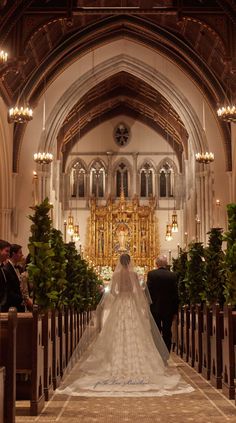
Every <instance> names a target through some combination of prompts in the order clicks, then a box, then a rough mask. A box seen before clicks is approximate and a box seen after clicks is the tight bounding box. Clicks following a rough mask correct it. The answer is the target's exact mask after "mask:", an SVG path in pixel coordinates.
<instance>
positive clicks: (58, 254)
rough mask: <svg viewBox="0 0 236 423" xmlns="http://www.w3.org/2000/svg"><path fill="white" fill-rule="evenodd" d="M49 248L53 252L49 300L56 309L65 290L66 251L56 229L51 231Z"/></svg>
mask: <svg viewBox="0 0 236 423" xmlns="http://www.w3.org/2000/svg"><path fill="white" fill-rule="evenodd" d="M51 247H52V248H53V251H54V256H53V257H52V285H51V292H50V293H49V298H50V299H51V300H52V302H53V304H54V305H55V307H56V308H60V307H61V306H62V305H63V292H64V290H65V289H66V285H67V280H66V264H67V262H66V257H65V256H66V250H65V244H64V242H63V238H62V233H61V231H59V230H57V229H54V228H53V229H52V231H51Z"/></svg>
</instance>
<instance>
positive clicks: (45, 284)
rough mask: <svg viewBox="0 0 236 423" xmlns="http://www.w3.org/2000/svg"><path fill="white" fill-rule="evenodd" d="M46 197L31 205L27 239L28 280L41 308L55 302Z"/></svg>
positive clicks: (48, 206) (48, 209)
mask: <svg viewBox="0 0 236 423" xmlns="http://www.w3.org/2000/svg"><path fill="white" fill-rule="evenodd" d="M51 207H52V206H51V205H50V204H49V201H48V199H47V198H46V199H45V200H44V201H43V202H42V203H41V204H39V205H37V206H35V207H33V210H34V211H35V213H34V215H33V216H29V218H30V220H31V221H32V222H33V223H32V225H31V234H32V235H31V237H30V239H29V246H28V247H29V252H30V254H31V263H30V264H29V266H28V271H29V280H30V281H31V282H32V283H33V286H34V300H35V302H36V304H38V305H39V306H41V307H42V308H43V309H48V308H50V307H53V306H54V305H55V304H56V302H57V298H56V297H57V293H56V292H55V291H54V289H52V287H54V284H53V276H52V257H53V256H54V251H53V249H52V248H51V246H50V232H51V220H50V218H49V216H48V213H49V211H50V209H51Z"/></svg>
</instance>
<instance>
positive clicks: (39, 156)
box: [34, 152, 53, 164]
mask: <svg viewBox="0 0 236 423" xmlns="http://www.w3.org/2000/svg"><path fill="white" fill-rule="evenodd" d="M34 161H35V162H36V163H38V164H49V163H51V162H52V161H53V154H52V153H45V152H43V153H35V154H34Z"/></svg>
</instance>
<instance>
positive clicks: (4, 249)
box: [0, 239, 11, 311]
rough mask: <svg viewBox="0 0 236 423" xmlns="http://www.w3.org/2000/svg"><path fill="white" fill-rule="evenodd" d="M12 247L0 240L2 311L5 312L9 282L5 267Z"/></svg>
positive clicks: (0, 299) (0, 303) (0, 294)
mask: <svg viewBox="0 0 236 423" xmlns="http://www.w3.org/2000/svg"><path fill="white" fill-rule="evenodd" d="M10 246H11V244H9V242H7V241H3V240H2V239H1V240H0V311H4V310H3V308H4V306H5V304H6V300H7V280H6V275H5V272H4V270H3V265H4V262H5V261H6V260H7V259H8V257H9V252H10Z"/></svg>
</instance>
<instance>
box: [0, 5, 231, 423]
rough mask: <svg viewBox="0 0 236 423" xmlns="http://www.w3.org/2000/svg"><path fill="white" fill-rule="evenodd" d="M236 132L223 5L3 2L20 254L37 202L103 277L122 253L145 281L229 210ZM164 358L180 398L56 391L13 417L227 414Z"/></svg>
mask: <svg viewBox="0 0 236 423" xmlns="http://www.w3.org/2000/svg"><path fill="white" fill-rule="evenodd" d="M235 123H236V2H235V0H215V1H213V0H60V1H57V0H18V1H11V0H0V193H1V194H0V238H1V239H3V240H6V241H8V242H9V243H11V244H20V245H21V246H22V247H23V252H24V254H25V255H27V254H28V244H29V237H30V227H31V224H32V222H31V221H30V219H29V215H30V214H31V213H32V209H34V208H35V207H36V206H37V205H39V204H41V203H42V202H43V201H44V200H45V199H46V198H48V201H49V203H50V207H51V208H50V219H51V222H52V226H53V227H54V228H55V229H57V230H59V231H61V233H62V237H63V241H64V242H65V243H68V242H71V241H72V242H74V243H75V246H76V249H77V251H78V252H79V254H80V255H81V256H82V257H83V259H85V260H86V261H87V262H88V263H89V265H90V266H91V267H93V268H94V269H95V271H96V273H97V274H98V275H99V276H100V277H101V278H103V279H104V281H105V283H106V280H109V277H110V276H109V275H110V273H112V271H113V270H114V267H115V265H116V262H117V258H118V257H119V255H120V254H121V253H122V252H128V253H129V254H130V255H131V256H132V258H133V260H134V262H135V265H136V268H137V269H138V271H139V272H140V274H141V276H142V277H143V279H144V280H145V276H146V274H147V272H148V270H150V269H152V268H153V267H154V265H155V258H156V257H157V256H158V255H159V254H163V255H166V256H167V258H168V263H169V265H171V264H172V260H173V259H177V258H178V257H179V254H180V251H181V250H185V249H186V248H187V246H188V245H189V244H190V243H193V242H198V243H202V245H203V246H207V243H208V238H209V235H208V233H209V231H210V230H211V228H222V231H223V232H225V231H227V228H228V217H227V205H228V204H230V203H234V202H236V148H235V147H234V142H236V125H235ZM225 248H226V247H225ZM233 313H236V312H233ZM183 316H184V315H183ZM234 316H235V315H234ZM190 323H191V313H190ZM232 324H234V326H233V328H234V330H235V332H236V317H235V320H234V323H232ZM190 326H191V325H190ZM189 330H190V329H189ZM0 331H1V323H0ZM177 332H178V331H177ZM234 339H235V333H234ZM233 356H234V366H235V360H236V339H235V341H234V353H233ZM185 358H186V357H185ZM176 363H177V366H179V368H180V369H181V371H182V372H183V373H184V374H185V378H186V379H188V380H191V381H192V382H193V384H194V386H195V388H196V390H195V392H194V394H193V395H192V396H191V398H190V400H189V401H188V400H187V397H186V398H185V397H184V396H183V397H181V398H180V397H178V396H177V397H176V398H174V397H173V398H172V397H171V398H168V397H165V398H160V399H158V398H145V399H143V398H141V399H140V398H139V399H137V398H124V399H121V398H119V399H114V398H113V399H109V398H107V399H105V400H104V399H103V398H95V399H87V398H84V399H83V400H82V401H81V402H80V401H79V400H78V399H76V398H75V399H76V401H75V399H74V398H73V399H72V400H71V399H70V400H67V399H65V398H64V397H61V398H59V399H58V397H57V395H55V393H54V394H53V396H52V397H50V398H51V399H50V401H49V402H47V403H46V406H45V408H44V409H43V410H40V413H39V414H38V415H37V416H32V415H31V416H30V415H29V414H28V411H24V408H20V411H19V410H18V412H17V407H16V417H15V420H14V421H16V423H18V422H23V421H24V422H27V421H30V422H34V421H35V422H36V421H38V422H44V423H46V422H47V421H55V422H56V421H58V422H59V423H63V422H65V421H66V420H67V421H68V419H70V421H71V422H77V421H81V422H84V423H85V422H89V423H90V422H109V423H113V422H114V423H115V422H126V421H127V422H128V421H134V420H136V421H137V422H139V421H140V422H141V421H142V422H149V421H154V422H159V421H163V422H165V421H166V422H167V421H168V422H172V421H173V422H174V421H175V422H188V421H193V420H197V421H199V422H200V423H201V422H204V423H207V422H209V423H210V422H213V421H214V422H218V421H219V422H223V421H225V422H226V421H229V422H231V421H232V422H233V421H235V417H236V407H235V400H234V399H233V398H235V387H234V397H232V395H231V397H230V396H228V397H227V395H224V392H223V393H222V391H221V389H219V387H218V385H214V384H213V385H212V384H211V383H210V382H209V378H205V379H204V377H203V376H202V374H201V373H197V372H196V371H195V370H194V366H191V362H190V361H189V359H187V360H184V358H183V356H182V355H181V354H178V355H177V356H176ZM189 363H190V365H189ZM0 364H1V361H0ZM234 377H235V379H236V372H235V376H234ZM0 384H1V378H0ZM1 387H2V389H3V385H1ZM230 392H231V391H230ZM140 400H141V401H140ZM1 410H2V409H1V394H0V418H1ZM22 410H23V411H22ZM167 416H168V419H167ZM14 421H13V420H11V421H10V420H8V421H7V423H14ZM4 423H6V421H5V420H4Z"/></svg>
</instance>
